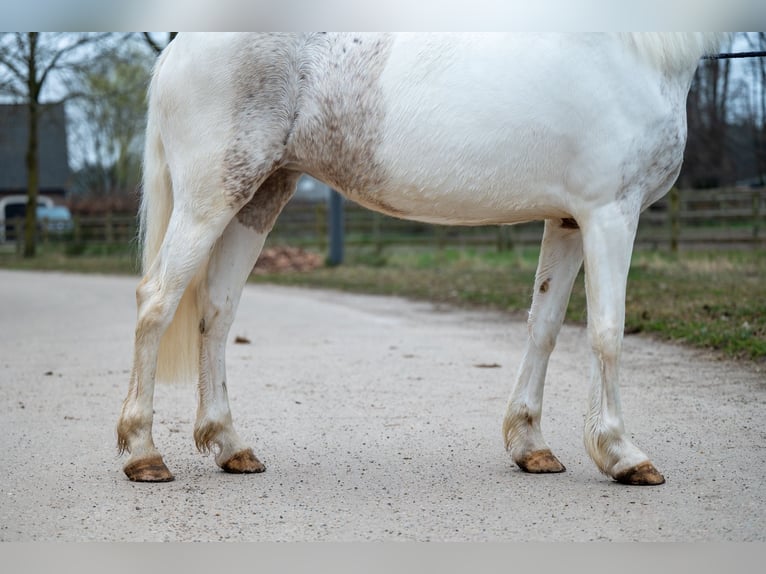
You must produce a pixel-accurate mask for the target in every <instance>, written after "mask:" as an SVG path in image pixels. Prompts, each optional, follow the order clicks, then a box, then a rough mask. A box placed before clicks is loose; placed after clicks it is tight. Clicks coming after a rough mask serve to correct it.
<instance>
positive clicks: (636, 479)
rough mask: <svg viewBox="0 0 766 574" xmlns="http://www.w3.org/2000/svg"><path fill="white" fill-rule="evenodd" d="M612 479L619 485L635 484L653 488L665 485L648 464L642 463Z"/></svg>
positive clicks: (661, 477)
mask: <svg viewBox="0 0 766 574" xmlns="http://www.w3.org/2000/svg"><path fill="white" fill-rule="evenodd" d="M614 479H615V480H616V481H617V482H619V483H621V484H635V485H638V486H655V485H658V484H664V483H665V477H664V476H662V475H661V474H660V473H659V471H658V470H657V469H656V468H654V465H653V464H652V463H651V462H649V461H646V462H642V463H641V464H638V465H636V466H634V467H633V468H629V469H628V470H626V471H625V472H621V473H620V474H618V475H617V476H615V477H614Z"/></svg>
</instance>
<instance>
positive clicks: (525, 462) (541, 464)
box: [514, 450, 566, 474]
mask: <svg viewBox="0 0 766 574" xmlns="http://www.w3.org/2000/svg"><path fill="white" fill-rule="evenodd" d="M514 462H516V464H517V465H518V466H519V468H520V469H521V470H523V471H524V472H529V473H532V474H547V473H549V472H550V473H553V472H564V471H565V470H566V467H565V466H564V465H563V464H561V462H559V459H557V458H556V457H555V456H554V455H553V453H552V452H551V451H549V450H536V451H534V452H530V453H529V454H527V455H525V456H524V458H522V459H520V460H517V461H514Z"/></svg>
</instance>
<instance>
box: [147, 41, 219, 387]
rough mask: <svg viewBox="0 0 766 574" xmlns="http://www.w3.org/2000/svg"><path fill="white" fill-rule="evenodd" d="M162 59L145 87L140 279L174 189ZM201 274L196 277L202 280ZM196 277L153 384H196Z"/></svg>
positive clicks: (166, 338)
mask: <svg viewBox="0 0 766 574" xmlns="http://www.w3.org/2000/svg"><path fill="white" fill-rule="evenodd" d="M170 47H172V43H171V45H170V46H169V47H168V48H167V49H166V50H165V51H164V52H163V53H162V55H161V56H160V57H159V59H158V60H157V64H156V66H155V69H154V73H153V74H152V81H151V84H150V86H149V94H148V101H149V111H148V115H147V125H146V143H145V149H144V162H143V189H142V192H141V206H140V218H139V220H140V227H139V233H140V240H141V248H142V249H141V266H142V273H143V274H144V275H146V273H147V271H148V270H149V268H150V267H151V266H152V264H153V263H154V260H155V259H156V257H157V254H158V253H159V252H160V249H161V248H162V242H163V240H164V238H165V232H166V231H167V228H168V224H169V222H170V216H171V215H172V213H173V183H172V179H171V174H170V170H169V168H168V164H167V160H166V157H165V147H164V145H163V143H162V134H161V133H160V126H159V118H158V115H159V111H158V110H159V106H158V102H157V98H158V93H157V92H158V90H157V86H156V80H157V76H158V75H159V71H160V69H161V67H162V64H163V62H164V60H165V57H166V56H167V53H168V51H169V50H170ZM205 271H206V270H204V271H203V272H202V273H201V275H202V276H204V272H205ZM200 279H201V277H200V276H197V277H195V278H194V280H192V282H191V284H190V285H189V287H187V289H186V292H185V293H184V295H183V297H182V298H181V302H180V303H179V305H178V308H177V309H176V312H175V315H174V317H173V321H172V322H171V324H170V325H169V326H168V328H167V330H166V331H165V333H164V335H163V337H162V341H161V343H160V347H159V358H158V362H157V375H156V377H157V380H158V381H163V382H175V381H196V379H197V377H198V372H199V345H200V334H199V322H200V311H199V304H198V295H197V290H198V289H197V286H198V285H199V281H200Z"/></svg>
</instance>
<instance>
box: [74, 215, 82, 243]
mask: <svg viewBox="0 0 766 574" xmlns="http://www.w3.org/2000/svg"><path fill="white" fill-rule="evenodd" d="M72 219H73V221H72V223H73V224H74V233H73V236H74V242H75V244H79V243H80V242H81V241H82V226H81V225H80V216H79V215H75V216H74V217H73V218H72Z"/></svg>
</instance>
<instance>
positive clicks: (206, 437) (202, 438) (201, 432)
mask: <svg viewBox="0 0 766 574" xmlns="http://www.w3.org/2000/svg"><path fill="white" fill-rule="evenodd" d="M224 430H225V429H224V423H221V422H218V421H213V420H204V421H198V422H197V424H196V425H195V426H194V444H195V445H196V446H197V450H198V451H200V452H201V453H202V454H209V453H211V452H214V449H215V448H216V447H217V449H218V450H220V449H221V439H220V438H219V437H220V436H221V435H222V434H223V433H224Z"/></svg>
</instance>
